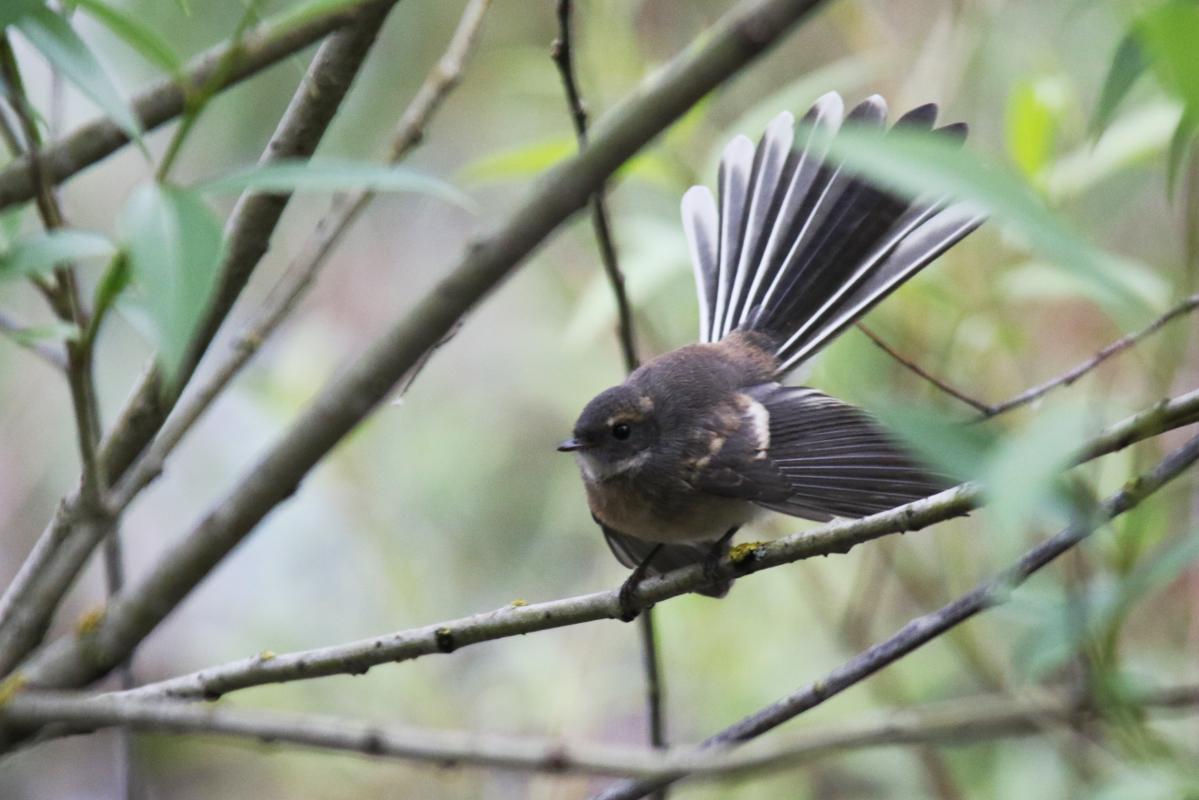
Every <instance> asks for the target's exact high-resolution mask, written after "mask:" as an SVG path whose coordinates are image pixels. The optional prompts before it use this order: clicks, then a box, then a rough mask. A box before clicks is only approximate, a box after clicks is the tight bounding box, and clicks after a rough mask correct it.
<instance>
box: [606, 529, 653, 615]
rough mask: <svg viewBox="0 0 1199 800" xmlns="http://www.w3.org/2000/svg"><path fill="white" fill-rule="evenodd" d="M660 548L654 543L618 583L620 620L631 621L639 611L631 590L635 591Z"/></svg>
mask: <svg viewBox="0 0 1199 800" xmlns="http://www.w3.org/2000/svg"><path fill="white" fill-rule="evenodd" d="M661 549H662V545H661V544H657V545H654V549H653V550H650V551H649V555H647V556H646V557H645V558H643V559H641V563H640V564H638V565H637V566H636V567H634V568H633V572H632V573H631V574H630V575H629V577H628V578H627V579H626V580H625V582H624V583H622V584H621V585H620V594H619V595H617V601H618V602H619V603H620V620H621V622H632V621H633V620H635V619H637V615H638V614H640V613H641V609H640V608H638V607H637V603H636V602H635V601H634V599H633V592H635V591H637V587H638V586H640V585H641V581H643V580H645V573H646V572H648V571H649V562H651V561H653V560H654V556H656V555H658V552H659V551H660V550H661Z"/></svg>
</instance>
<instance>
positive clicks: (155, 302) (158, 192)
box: [120, 184, 221, 380]
mask: <svg viewBox="0 0 1199 800" xmlns="http://www.w3.org/2000/svg"><path fill="white" fill-rule="evenodd" d="M120 230H121V238H122V240H123V242H124V245H125V251H126V252H127V253H128V254H129V266H130V269H131V272H132V277H133V281H134V283H135V284H136V285H137V286H138V288H139V289H140V290H141V295H142V296H141V305H142V307H143V308H144V310H145V311H146V314H147V316H148V317H149V319H150V322H151V324H152V326H153V329H154V331H153V332H154V335H155V337H156V338H157V340H158V342H157V344H158V348H159V358H160V362H161V364H162V368H163V370H164V372H166V374H167V376H168V380H171V379H173V378H174V375H175V373H176V372H177V370H178V368H179V365H180V363H181V362H182V360H183V356H184V353H185V351H186V348H187V343H188V341H189V340H190V338H191V335H192V331H193V329H194V328H195V326H196V323H197V322H198V321H199V319H200V316H201V315H202V314H203V312H204V308H205V307H206V305H207V304H208V301H209V296H210V295H211V294H212V288H213V285H214V282H215V278H216V274H217V266H218V265H219V264H220V260H221V226H220V223H219V222H218V221H217V219H216V217H214V216H213V214H212V212H211V211H209V209H208V207H207V206H205V205H204V202H203V201H202V200H201V199H200V198H199V196H198V195H196V194H195V193H194V192H191V191H188V190H186V189H179V188H175V187H171V186H162V185H159V184H148V185H145V186H142V187H140V188H139V189H137V191H135V192H134V194H133V196H132V197H131V198H130V199H129V202H128V203H127V204H126V205H125V208H124V210H123V211H122V212H121V218H120Z"/></svg>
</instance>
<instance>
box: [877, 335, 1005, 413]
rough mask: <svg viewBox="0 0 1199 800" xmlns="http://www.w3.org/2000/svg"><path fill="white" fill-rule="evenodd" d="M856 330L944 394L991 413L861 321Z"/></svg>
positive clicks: (980, 403)
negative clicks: (894, 346) (902, 352)
mask: <svg viewBox="0 0 1199 800" xmlns="http://www.w3.org/2000/svg"><path fill="white" fill-rule="evenodd" d="M858 330H860V331H861V332H862V333H864V334H866V337H867V338H868V339H870V341H872V342H874V343H875V345H877V346H878V348H879V349H880V350H882V351H883V352H884V353H886V354H887V355H889V356H891V358H893V359H895V360H896V361H898V362H899V363H900V364H901V365H903V366H904V367H905V368H906V369H908V370H910V371H911V372H913V373H915V374H916V375H919V376H920V377H921V378H923V379H924V380H926V381H928V382H929V383H931V384H932V385H933V386H936V387H937V388H938V389H940V390H941V391H942V392H944V393H945V394H947V395H949V396H950V397H953V398H956V399H957V400H961V401H962V402H963V403H965V404H966V405H968V406H970V407H971V408H973V409H974V410H975V411H978V412H980V413H982V414H991V413H993V412H992V410H991V406H989V405H987V404H986V403H984V402H982V401H981V400H975V399H974V398H973V397H971V396H970V395H968V394H966V393H965V392H962V391H960V390H958V389H955V388H953V387H952V386H950V385H949V384H948V383H946V382H945V381H943V380H941V379H940V378H938V377H936V376H935V375H933V374H932V373H930V372H927V371H926V370H925V369H924V368H923V367H921V366H920V365H919V364H917V363H916V362H915V361H912V360H911V359H909V358H906V357H905V356H903V355H902V354H901V353H899V352H898V351H896V350H895V349H894V348H893V347H891V346H890V345H889V344H887V343H886V342H884V341H883V340H882V338H881V337H880V336H879V335H878V334H877V333H875V332H874V331H872V330H870V328H867V327H866V326H865V325H864V324H863V323H861V322H859V323H858Z"/></svg>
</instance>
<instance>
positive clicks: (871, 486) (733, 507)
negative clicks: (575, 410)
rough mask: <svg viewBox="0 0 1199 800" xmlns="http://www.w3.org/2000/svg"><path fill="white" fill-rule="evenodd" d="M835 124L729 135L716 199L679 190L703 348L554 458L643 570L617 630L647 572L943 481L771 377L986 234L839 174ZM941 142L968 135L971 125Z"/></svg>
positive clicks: (610, 407) (823, 112) (871, 102)
mask: <svg viewBox="0 0 1199 800" xmlns="http://www.w3.org/2000/svg"><path fill="white" fill-rule="evenodd" d="M842 113H843V104H842V101H841V98H840V97H839V96H838V95H837V94H835V93H830V94H827V95H825V96H824V97H822V98H820V99H819V100H818V101H817V102H816V104H815V105H814V106H813V107H812V109H811V110H810V111H809V112H808V114H807V116H806V117H805V118H804V120H803V122H804V125H803V127H801V128H800V131H801V135H800V137H798V138H800V139H802V141H796V139H797V137H796V131H795V120H794V118H793V117H792V116H791V115H790V114H789V113H783V114H780V115H779V116H778V117H776V118H775V119H774V121H773V122H771V123H770V125H769V126H768V127H767V129H766V132H765V134H764V135H763V136H762V139H761V141H760V142H759V143H758V145H757V147H756V148H755V147H754V145H753V143H752V142H751V141H750V140H749V139H747V138H746V137H744V136H738V137H737V138H735V139H733V141H732V142H731V143H730V144H729V145H728V147H727V148H726V149H725V151H724V155H723V158H722V160H721V164H720V174H719V196H720V198H719V204H718V203H717V202H716V201H714V200H713V198H712V194H711V192H709V191H708V189H707V188H706V187H703V186H696V187H693V188H692V189H690V190H689V191H688V192H687V193H686V194H685V195H684V196H683V203H682V210H683V227H684V229H685V231H686V234H687V239H688V243H689V245H690V250H691V258H692V261H693V263H694V267H695V279H696V280H695V282H696V288H697V291H698V295H699V309H700V343H699V344H693V345H688V346H686V347H682V348H679V349H678V350H674V351H672V352H669V353H666V354H664V355H661V356H659V357H657V358H655V359H653V360H652V361H650V362H648V363H646V364H645V365H643V366H642V367H640V368H639V369H637V370H636V371H634V372H633V373H632V374H631V375H629V377H628V379H627V380H626V381H625V382H624V383H623V384H621V385H619V386H614V387H612V388H611V389H608V390H606V391H604V392H602V393H600V394H599V395H598V396H597V397H595V399H593V400H592V401H591V402H590V403H588V404H587V406H586V408H584V409H583V413H582V414H581V415H580V417H579V419H578V422H577V423H576V424H575V427H574V435H573V437H572V438H570V439H568V440H566V441H564V442H562V443H561V444H560V445H559V446H558V449H559V450H561V451H564V452H573V453H575V455H576V457H577V460H578V464H579V467H580V470H581V472H582V474H583V482H584V484H585V486H586V490H587V501H588V504H589V505H590V506H591V513H592V516H593V517H594V519H595V521H596V522H597V523H598V524H599V525H600V527H601V528H602V529H603V532H604V536H605V538H606V539H607V542H608V545H609V546H610V547H611V549H612V552H613V553H614V554H615V555H616V557H617V558H618V559H619V560H620V562H621V563H622V564H624V565H625V566H628V567H634V568H635V569H634V572H633V574H632V575H631V576H630V578H629V580H628V581H626V582H625V585H624V587H623V589H622V591H621V602H622V607H623V610H624V616H625V618H626V619H632V618H633V617H634V616H636V613H637V611H636V609H635V608H634V607H633V606H632V600H631V597H632V596H631V593H632V591H633V590H634V589H635V588H636V585H637V583H638V582H639V581H640V580H641V578H642V577H643V576H644V575H646V574H656V573H661V572H666V571H669V570H672V569H676V568H678V567H681V566H685V565H688V564H694V563H697V562H706V563H714V561H715V559H718V558H719V557H721V556H722V555H724V554H725V553H726V552H727V551H728V547H729V541H730V540H731V538H732V536H733V534H735V533H736V531H737V529H738V528H739V527H740V526H742V525H744V524H745V523H746V522H748V521H750V520H751V519H752V518H753V517H754V516H755V515H757V514H758V513H760V512H761V511H762V510H763V509H768V510H771V511H777V512H781V513H783V514H790V515H792V516H797V517H804V518H806V519H813V520H828V519H831V518H832V517H835V516H836V517H860V516H865V515H867V514H872V513H875V512H877V511H883V510H886V509H889V508H893V507H895V506H899V505H903V504H904V503H908V502H911V501H913V500H916V499H919V498H922V497H927V496H929V495H931V494H935V493H936V492H938V491H940V490H941V489H943V488H945V487H946V486H947V485H948V483H947V481H946V480H945V479H944V478H943V477H941V476H938V475H936V474H934V473H932V472H930V471H929V470H927V469H926V468H925V467H923V466H921V465H920V464H918V463H917V461H916V460H915V459H914V458H913V457H912V456H911V455H910V454H909V453H908V452H906V451H905V450H904V448H903V447H901V446H900V445H899V444H898V443H897V442H896V441H895V440H894V439H893V438H892V437H891V436H890V435H888V433H887V432H886V431H885V430H883V429H882V428H881V427H880V426H879V424H878V423H877V422H876V421H875V420H874V419H873V418H872V417H871V416H870V415H868V414H867V413H866V412H864V411H862V410H860V409H857V408H855V407H853V406H851V405H848V404H846V403H843V402H841V401H839V400H836V399H834V398H832V397H829V396H827V395H824V394H822V393H820V392H818V391H816V390H814V389H807V388H798V387H788V386H784V385H782V384H781V383H780V380H781V379H782V378H783V376H785V375H786V374H787V373H788V372H790V371H791V370H792V369H794V368H795V367H796V366H798V365H799V364H801V363H802V362H803V361H805V360H806V359H808V358H810V357H811V356H812V355H814V354H815V353H816V352H817V351H819V350H820V349H821V348H822V347H824V346H825V345H827V344H828V343H829V342H830V341H832V340H833V338H834V337H836V336H837V335H838V334H839V333H841V332H842V331H843V330H845V328H847V327H848V326H850V325H852V324H853V323H854V322H855V321H857V320H858V319H859V318H860V317H862V316H863V315H864V314H865V313H866V312H867V311H869V310H870V309H871V308H873V307H874V305H875V304H876V303H878V302H879V301H880V300H882V299H883V298H884V297H886V296H887V295H888V294H890V293H891V292H893V291H894V290H895V289H896V288H897V287H899V286H900V284H902V283H903V282H904V281H906V280H908V279H909V278H911V277H912V276H913V275H915V274H916V273H917V272H919V271H920V270H921V269H922V268H923V267H925V266H927V265H928V264H929V263H930V262H931V261H933V260H934V259H935V258H937V256H939V255H941V254H942V253H944V252H945V251H946V250H947V249H949V248H950V247H952V246H953V245H954V244H956V243H957V242H958V241H960V240H961V239H962V238H963V237H965V236H966V235H967V234H968V233H970V232H971V231H972V230H974V229H975V228H976V227H978V225H979V224H981V222H982V217H981V216H980V215H979V214H978V212H977V211H976V210H974V209H971V208H969V207H967V206H965V205H961V204H952V205H951V204H948V203H947V202H946V201H945V200H943V199H939V198H932V199H927V198H926V199H921V200H918V201H909V200H906V199H903V198H901V197H898V196H896V195H895V194H893V193H891V192H889V191H887V190H885V189H883V188H880V187H879V186H876V185H874V184H872V183H871V182H870V181H868V180H866V179H863V178H861V177H858V176H855V175H852V174H850V172H849V171H847V170H844V169H842V168H841V166H840V165H839V164H836V163H831V161H830V160H829V159H827V158H826V151H827V142H828V136H829V135H830V134H832V133H835V131H836V130H837V129H838V128H839V127H840V124H841V119H842ZM936 115H937V107H936V106H935V105H932V104H929V105H924V106H920V107H919V108H916V109H913V110H912V111H909V112H908V113H906V114H904V115H903V116H902V117H901V118H900V119H899V121H898V122H897V123H896V127H900V126H902V127H904V128H910V129H916V130H925V131H930V130H932V129H933V125H934V122H935V119H936ZM886 116H887V107H886V103H885V102H884V101H883V99H882V98H881V97H878V96H877V95H876V96H874V97H871V98H869V99H867V100H866V101H864V102H863V103H861V104H860V105H858V106H857V107H856V108H854V109H853V110H852V111H850V112H849V114H848V115H847V116H846V117H845V122H846V124H852V125H871V126H882V125H884V124H885V122H886ZM934 133H936V134H938V135H942V136H947V137H951V138H952V139H955V140H958V141H961V140H963V139H964V138H965V135H966V126H965V125H964V124H962V123H957V124H953V125H947V126H945V127H942V128H938V129H936V131H934ZM822 143H823V144H822ZM730 585H731V581H724V582H719V581H715V582H714V583H713V584H712V585H710V586H708V587H707V588H705V589H704V590H703V593H704V594H708V595H710V596H714V597H720V596H723V595H724V594H725V593H727V592H728V589H729V586H730Z"/></svg>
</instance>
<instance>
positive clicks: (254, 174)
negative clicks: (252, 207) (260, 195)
mask: <svg viewBox="0 0 1199 800" xmlns="http://www.w3.org/2000/svg"><path fill="white" fill-rule="evenodd" d="M195 188H196V190H197V191H200V192H241V191H244V190H246V189H255V190H258V191H263V192H302V191H309V192H340V191H346V190H349V189H369V190H371V191H376V192H379V191H385V192H412V193H415V194H424V195H430V196H433V197H437V198H439V199H441V200H444V201H446V202H447V203H451V204H453V205H456V206H458V207H460V208H465V209H468V210H472V211H473V210H474V209H475V208H476V205H475V202H474V201H473V200H472V199H471V198H470V197H468V196H467V195H465V194H463V193H462V192H461V191H460V190H459V189H457V188H456V187H455V186H453V185H452V184H450V183H448V182H446V181H443V180H441V179H440V178H435V177H433V176H431V175H425V174H423V173H420V172H415V171H413V170H411V169H407V168H405V167H392V166H386V165H382V164H372V163H369V162H365V161H343V160H336V161H335V160H320V161H274V162H271V163H269V164H263V165H259V166H254V167H249V168H248V169H244V170H241V171H239V172H234V173H232V174H230V175H226V176H224V177H221V178H215V179H213V180H211V181H207V182H205V183H201V184H199V185H198V186H196V187H195Z"/></svg>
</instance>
